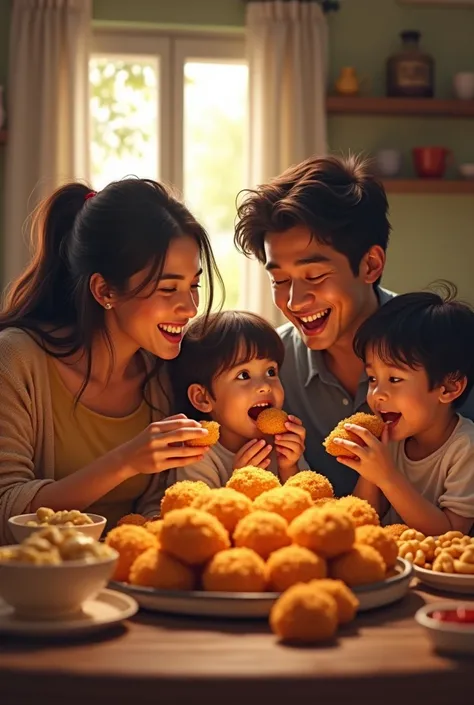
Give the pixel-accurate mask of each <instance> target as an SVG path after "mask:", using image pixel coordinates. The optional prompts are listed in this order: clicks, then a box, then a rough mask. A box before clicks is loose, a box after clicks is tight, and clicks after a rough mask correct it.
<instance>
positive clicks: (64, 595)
mask: <svg viewBox="0 0 474 705" xmlns="http://www.w3.org/2000/svg"><path fill="white" fill-rule="evenodd" d="M111 551H112V549H111ZM117 559H118V553H117V552H116V551H113V555H112V556H111V557H110V558H102V559H98V560H95V561H94V562H91V563H87V562H86V561H85V560H79V561H64V562H63V563H60V564H59V565H35V564H33V563H20V562H16V561H2V560H0V597H1V598H3V600H4V601H5V602H7V603H8V604H9V605H11V606H12V607H13V608H14V609H15V612H16V614H17V615H18V616H21V617H23V618H27V619H62V618H63V617H66V616H70V615H72V614H74V613H76V612H78V611H79V610H80V608H81V605H82V604H83V603H84V602H85V601H86V600H89V599H93V598H94V597H95V596H96V595H97V594H98V593H99V592H100V590H102V588H104V587H105V586H106V584H107V583H108V581H109V580H110V578H111V576H112V574H113V572H114V568H115V564H116V563H117Z"/></svg>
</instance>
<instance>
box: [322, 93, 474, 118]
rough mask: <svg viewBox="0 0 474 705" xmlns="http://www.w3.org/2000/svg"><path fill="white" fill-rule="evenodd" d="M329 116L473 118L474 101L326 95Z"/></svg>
mask: <svg viewBox="0 0 474 705" xmlns="http://www.w3.org/2000/svg"><path fill="white" fill-rule="evenodd" d="M326 105H327V111H328V113H329V114H330V115H344V114H349V115H412V116H413V115H418V116H427V117H428V116H432V117H453V118H474V100H442V99H439V98H383V97H374V96H367V97H365V96H352V97H346V96H336V95H335V96H328V98H327V103H326Z"/></svg>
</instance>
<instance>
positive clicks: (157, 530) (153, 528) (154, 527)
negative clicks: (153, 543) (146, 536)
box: [145, 519, 163, 543]
mask: <svg viewBox="0 0 474 705" xmlns="http://www.w3.org/2000/svg"><path fill="white" fill-rule="evenodd" d="M162 528H163V519H155V520H154V521H147V523H146V524H145V529H146V530H147V531H149V532H150V534H153V536H155V537H156V540H157V541H158V543H160V534H161V529H162Z"/></svg>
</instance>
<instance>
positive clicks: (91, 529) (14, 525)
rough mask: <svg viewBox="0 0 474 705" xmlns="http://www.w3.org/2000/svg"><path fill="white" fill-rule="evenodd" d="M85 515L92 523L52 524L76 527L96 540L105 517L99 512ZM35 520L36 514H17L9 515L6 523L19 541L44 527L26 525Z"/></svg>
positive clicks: (102, 529)
mask: <svg viewBox="0 0 474 705" xmlns="http://www.w3.org/2000/svg"><path fill="white" fill-rule="evenodd" d="M84 513H87V512H84ZM87 516H89V517H90V518H91V519H92V521H93V524H84V525H81V526H61V524H54V526H55V527H56V528H57V529H60V530H63V531H64V530H65V529H76V531H80V532H81V534H85V535H86V536H90V537H91V538H92V539H95V540H96V541H98V540H99V539H100V537H101V536H102V532H103V531H104V529H105V525H106V523H107V519H106V518H105V517H102V516H100V514H87ZM35 520H36V514H18V516H16V517H10V519H9V520H8V525H9V527H10V530H11V532H12V534H13V538H14V539H15V541H17V542H18V543H21V542H22V541H23V540H24V539H26V538H28V536H31V534H34V533H35V531H40V530H41V529H45V528H46V526H26V524H27V522H28V521H35ZM47 526H49V525H47Z"/></svg>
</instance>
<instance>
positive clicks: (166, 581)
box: [130, 548, 195, 590]
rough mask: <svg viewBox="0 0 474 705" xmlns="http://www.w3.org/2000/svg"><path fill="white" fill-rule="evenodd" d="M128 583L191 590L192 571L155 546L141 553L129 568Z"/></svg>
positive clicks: (163, 588) (192, 581)
mask: <svg viewBox="0 0 474 705" xmlns="http://www.w3.org/2000/svg"><path fill="white" fill-rule="evenodd" d="M130 583H131V584H132V585H142V586H143V587H152V588H156V589H157V590H192V589H193V587H194V583H195V575H194V572H193V571H192V570H191V568H189V567H188V566H186V565H183V564H182V563H180V562H179V561H178V560H176V558H173V556H170V555H168V554H167V553H165V552H164V551H161V550H159V549H158V550H157V549H156V548H149V549H148V550H147V551H145V553H142V554H141V555H140V556H138V558H136V559H135V561H134V562H133V564H132V567H131V568H130Z"/></svg>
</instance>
